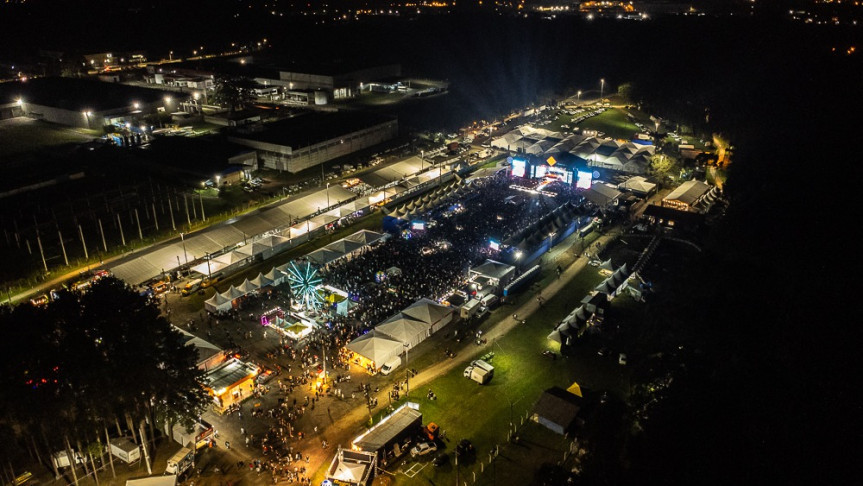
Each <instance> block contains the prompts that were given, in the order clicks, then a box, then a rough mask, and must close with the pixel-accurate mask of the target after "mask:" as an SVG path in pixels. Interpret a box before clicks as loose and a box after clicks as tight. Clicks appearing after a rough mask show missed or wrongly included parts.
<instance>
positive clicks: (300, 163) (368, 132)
mask: <svg viewBox="0 0 863 486" xmlns="http://www.w3.org/2000/svg"><path fill="white" fill-rule="evenodd" d="M398 131H399V128H398V121H397V120H396V119H395V118H393V117H388V116H384V115H378V114H374V113H359V112H337V113H321V112H315V113H307V114H303V115H299V116H295V117H293V118H288V119H286V120H281V121H277V122H274V123H271V124H269V125H266V126H265V128H264V130H262V131H259V132H252V133H248V134H237V135H233V136H231V137H228V140H229V141H231V142H233V143H236V144H239V145H244V146H246V147H250V148H253V149H255V151H257V153H258V161H259V165H260V166H261V167H267V168H270V169H275V170H280V171H287V172H291V173H296V172H300V171H301V170H304V169H308V168H309V167H314V166H317V165H320V164H322V163H324V162H327V161H329V160H333V159H335V158H337V157H341V156H344V155H348V154H350V153H353V152H356V151H358V150H362V149H364V148H367V147H371V146H373V145H377V144H379V143H381V142H385V141H387V140H391V139H393V138H395V137H396V136H397V135H398Z"/></svg>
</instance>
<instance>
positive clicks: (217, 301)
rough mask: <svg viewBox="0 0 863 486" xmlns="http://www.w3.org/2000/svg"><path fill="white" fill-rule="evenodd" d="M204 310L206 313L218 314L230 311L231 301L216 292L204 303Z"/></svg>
mask: <svg viewBox="0 0 863 486" xmlns="http://www.w3.org/2000/svg"><path fill="white" fill-rule="evenodd" d="M204 309H206V310H207V312H213V313H219V312H225V311H227V310H230V309H231V299H229V298H227V297H224V296H223V295H222V294H220V293H218V292H216V293H215V294H213V296H212V297H210V298H209V299H207V300H205V301H204Z"/></svg>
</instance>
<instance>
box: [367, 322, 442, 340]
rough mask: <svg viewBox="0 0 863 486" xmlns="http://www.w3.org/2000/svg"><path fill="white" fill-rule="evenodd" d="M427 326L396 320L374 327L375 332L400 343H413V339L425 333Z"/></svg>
mask: <svg viewBox="0 0 863 486" xmlns="http://www.w3.org/2000/svg"><path fill="white" fill-rule="evenodd" d="M428 329H429V326H428V324H426V323H425V322H421V321H415V320H413V319H405V318H404V317H399V318H398V319H395V320H391V321H386V322H383V323H381V324H378V325H377V326H375V331H377V332H379V333H381V334H383V335H385V336H387V337H389V338H392V339H395V340H397V341H399V342H402V343H409V342H413V339H414V337H416V336H417V335H419V334H424V333H427V332H428Z"/></svg>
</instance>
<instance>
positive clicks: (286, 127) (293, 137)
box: [234, 111, 396, 149]
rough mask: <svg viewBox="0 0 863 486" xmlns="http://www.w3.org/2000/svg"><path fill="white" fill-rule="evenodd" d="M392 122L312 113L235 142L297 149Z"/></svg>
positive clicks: (363, 116) (386, 118) (351, 114)
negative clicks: (244, 141)
mask: <svg viewBox="0 0 863 486" xmlns="http://www.w3.org/2000/svg"><path fill="white" fill-rule="evenodd" d="M395 120H396V119H395V118H394V117H390V116H385V115H379V114H376V113H362V112H356V111H345V112H342V111H340V112H337V113H321V112H314V113H306V114H303V115H298V116H295V117H292V118H288V119H285V120H280V121H277V122H274V123H270V124H267V125H265V128H264V130H263V131H260V132H255V133H250V134H244V135H235V136H234V138H236V139H243V140H255V141H258V142H265V143H271V144H275V145H283V146H286V147H291V148H292V149H297V148H300V147H307V146H309V145H314V144H316V143H320V142H323V141H326V140H330V139H333V138H337V137H340V136H344V135H347V134H349V133H352V132H356V131H358V130H363V129H365V128H369V127H373V126H375V125H380V124H383V123H387V122H391V121H395Z"/></svg>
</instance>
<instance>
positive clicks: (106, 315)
mask: <svg viewBox="0 0 863 486" xmlns="http://www.w3.org/2000/svg"><path fill="white" fill-rule="evenodd" d="M0 331H2V332H3V333H4V337H5V339H4V340H2V342H0V352H2V353H3V355H4V356H5V357H6V358H7V359H5V360H3V362H2V364H0V386H3V387H4V389H5V390H6V392H7V397H6V399H5V400H3V401H2V403H0V427H2V426H6V425H11V426H12V429H13V430H16V431H17V432H18V433H19V435H18V439H19V441H25V442H26V439H28V438H41V442H42V443H41V444H40V445H39V447H40V448H44V449H43V450H44V452H47V455H49V456H50V454H53V453H54V452H56V451H58V450H62V449H67V450H68V449H69V444H72V445H74V446H75V447H77V448H79V449H80V448H81V447H83V445H84V444H91V443H92V442H93V438H95V437H99V436H100V433H102V432H104V430H105V428H106V426H107V425H108V424H112V423H119V422H121V421H125V422H126V423H127V427H128V428H129V429H131V430H130V432H132V431H133V430H135V429H136V428H137V429H138V430H139V431H140V430H143V427H141V426H140V424H143V423H144V421H145V420H146V422H148V423H149V424H150V425H151V427H152V424H153V423H154V422H155V421H156V419H157V417H158V418H160V419H161V420H169V419H173V420H174V421H176V420H178V418H180V417H189V416H193V417H194V416H197V415H199V414H200V413H201V412H202V411H203V409H204V406H205V404H206V401H207V396H206V392H205V391H204V389H203V388H202V386H201V383H202V378H203V373H202V372H201V371H200V370H199V369H198V368H197V366H196V363H197V356H196V354H195V350H194V349H193V348H190V347H187V346H185V344H184V343H185V340H184V338H183V336H182V334H181V333H180V332H179V331H177V330H176V329H174V328H173V327H172V326H171V325H170V323H169V322H168V321H167V320H166V319H165V318H164V317H162V316H161V315H159V311H158V308H157V307H156V304H155V303H153V302H151V301H150V300H148V299H147V298H146V297H143V296H141V295H138V293H137V292H135V291H134V290H132V289H131V288H130V287H128V286H127V285H125V284H124V283H123V282H121V281H120V280H117V279H114V278H103V279H101V280H100V281H99V282H97V283H95V284H94V285H93V286H92V287H91V288H90V290H89V291H88V292H87V293H86V294H83V295H81V294H77V293H71V292H64V293H63V294H62V295H61V296H60V298H59V299H57V300H56V301H54V302H52V303H50V304H49V305H48V306H46V307H45V308H34V307H33V306H30V305H26V304H25V305H22V306H19V307H17V308H15V309H13V310H4V311H2V312H0ZM136 424H137V426H136ZM118 428H119V427H118ZM142 435H143V434H142ZM150 435H151V436H152V428H151V434H150ZM78 444H81V446H79V445H78ZM6 445H7V444H4V446H6ZM9 446H12V447H14V444H10V445H9Z"/></svg>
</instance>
